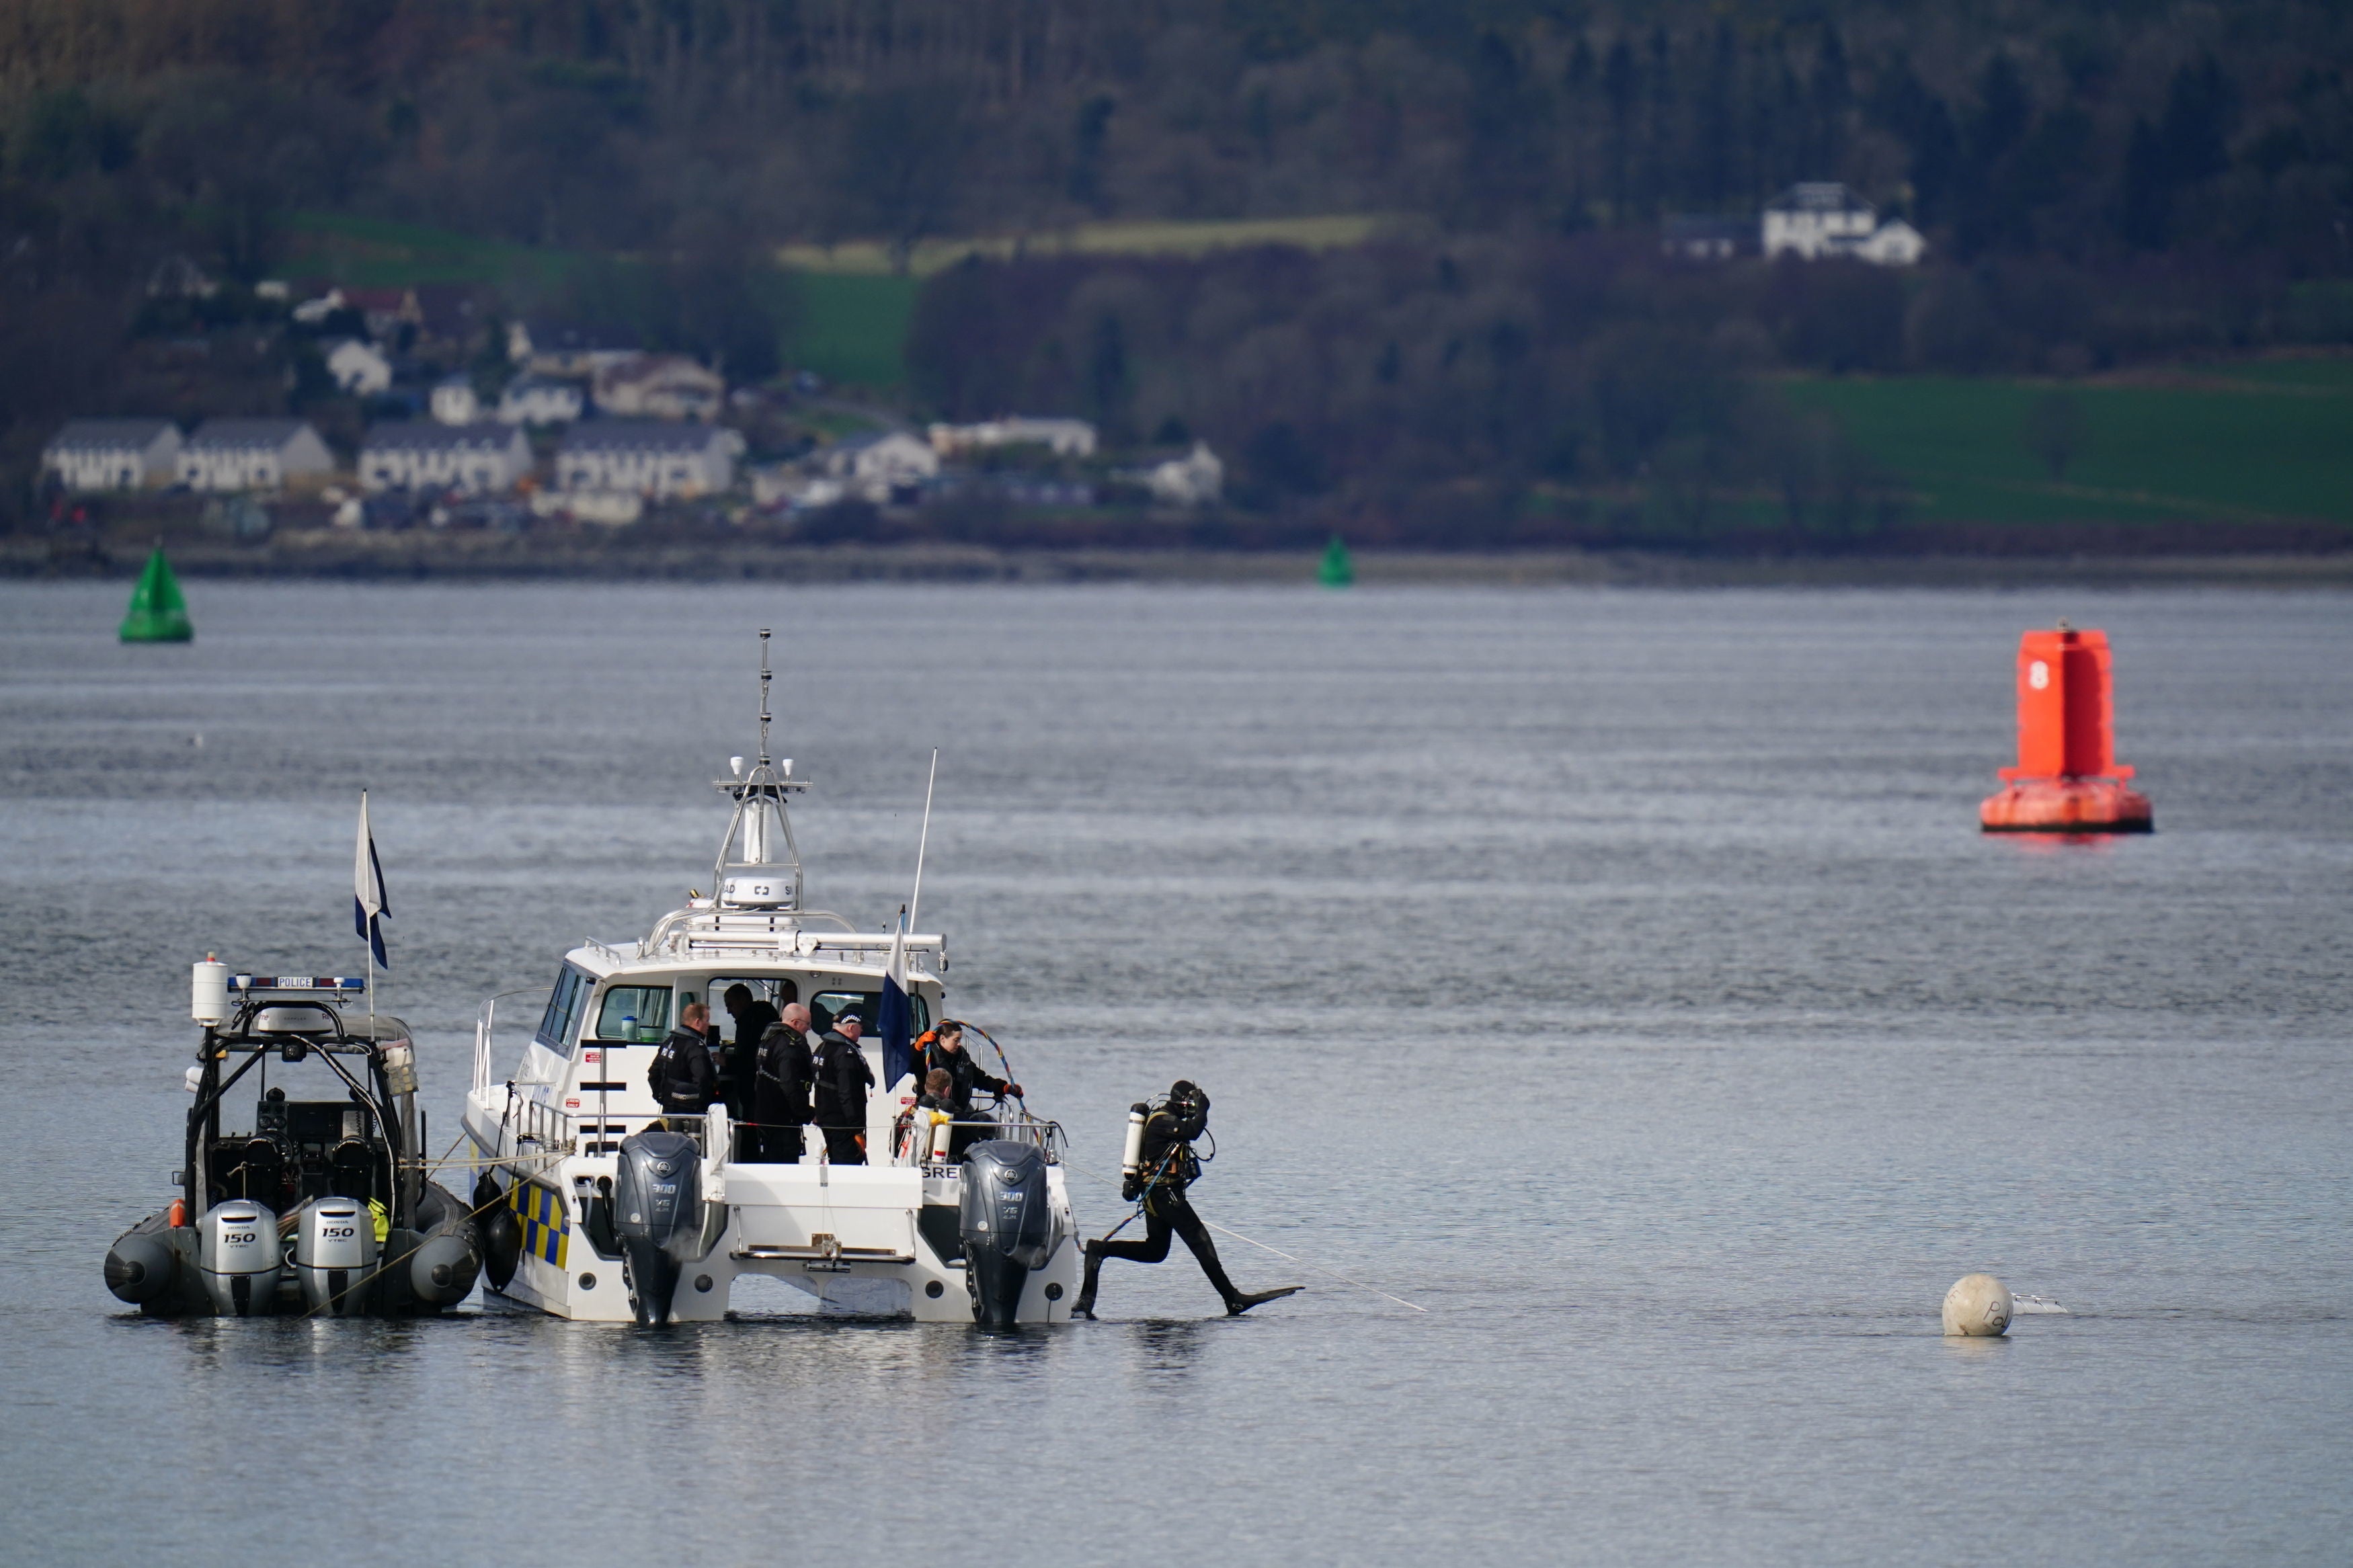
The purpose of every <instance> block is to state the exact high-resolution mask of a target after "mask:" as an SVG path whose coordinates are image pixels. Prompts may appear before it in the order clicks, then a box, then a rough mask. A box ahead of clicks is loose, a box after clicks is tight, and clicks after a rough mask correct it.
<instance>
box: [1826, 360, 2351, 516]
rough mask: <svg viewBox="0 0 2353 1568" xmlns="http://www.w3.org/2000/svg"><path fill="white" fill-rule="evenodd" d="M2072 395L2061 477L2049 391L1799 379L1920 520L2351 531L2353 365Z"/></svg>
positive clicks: (2074, 389) (1918, 381)
mask: <svg viewBox="0 0 2353 1568" xmlns="http://www.w3.org/2000/svg"><path fill="white" fill-rule="evenodd" d="M2140 382H2141V384H2123V385H2120V384H2106V383H2096V382H2095V383H2088V384H2075V385H2072V386H2069V387H2066V388H2065V389H2064V390H2065V391H2066V393H2067V395H2069V396H2071V397H2072V398H2073V400H2074V401H2075V404H2076V405H2077V407H2078V408H2079V410H2080V412H2081V416H2082V424H2083V427H2084V436H2083V439H2082V441H2081V444H2080V446H2081V451H2080V455H2079V456H2077V457H2076V458H2074V459H2073V461H2072V462H2070V463H2069V464H2068V466H2067V468H2066V470H2065V473H2064V476H2063V478H2060V479H2053V478H2052V474H2051V472H2050V469H2049V468H2047V467H2046V466H2045V464H2044V463H2043V461H2042V459H2041V458H2038V457H2037V456H2036V454H2035V452H2034V450H2033V448H2032V447H2031V446H2030V445H2029V442H2028V433H2027V426H2028V422H2029V420H2030V419H2031V418H2032V417H2034V416H2035V415H2036V412H2037V410H2038V407H2039V406H2041V405H2043V403H2044V400H2046V399H2048V398H2049V397H2050V396H2051V395H2052V394H2053V393H2054V392H2056V391H2059V390H2061V388H2060V387H2059V386H2058V385H2057V384H2053V383H2049V382H2021V381H2007V380H1994V379H1988V380H1981V381H1962V380H1951V379H1945V378H1941V377H1930V376H1899V377H1890V378H1886V379H1883V380H1862V379H1842V380H1811V379H1808V380H1792V381H1787V382H1784V383H1782V384H1781V385H1782V387H1783V390H1784V391H1786V392H1787V393H1788V396H1789V397H1790V399H1791V401H1793V402H1795V403H1797V404H1798V405H1799V406H1801V407H1805V408H1811V409H1818V410H1820V411H1822V412H1824V413H1827V414H1830V415H1831V416H1833V417H1835V418H1836V419H1837V420H1838V422H1839V423H1840V425H1841V426H1842V427H1843V428H1844V429H1845V431H1846V432H1847V434H1848V436H1849V437H1851V438H1852V440H1853V441H1854V442H1855V444H1856V445H1857V446H1858V447H1861V448H1862V450H1863V451H1864V452H1866V453H1867V454H1869V455H1870V457H1871V458H1873V460H1875V461H1876V462H1877V463H1879V464H1880V465H1881V466H1882V467H1883V468H1886V469H1887V470H1888V471H1889V472H1891V473H1892V474H1894V475H1895V476H1897V477H1898V478H1900V479H1902V480H1903V481H1904V482H1905V484H1906V485H1907V486H1908V487H1909V489H1911V490H1912V492H1913V494H1914V498H1915V513H1916V515H1917V516H1918V517H1919V518H1921V519H1922V520H1923V521H1932V522H1934V521H1947V522H1963V521H1966V522H2016V523H2035V522H2063V521H2064V522H2076V521H2103V522H2141V521H2169V522H2179V521H2185V520H2191V521H2195V520H2202V519H2211V520H2214V521H2235V522H2246V521H2268V520H2322V521H2330V522H2336V523H2340V524H2346V525H2348V526H2353V360H2345V359H2277V360H2263V361H2250V362H2241V363H2232V364H2223V365H2215V366H2201V367H2198V368H2196V369H2194V370H2184V371H2181V372H2179V373H2178V374H2171V375H2151V376H2147V377H2143V378H2140Z"/></svg>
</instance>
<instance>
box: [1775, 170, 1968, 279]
mask: <svg viewBox="0 0 2353 1568" xmlns="http://www.w3.org/2000/svg"><path fill="white" fill-rule="evenodd" d="M1764 247H1765V256H1766V259H1767V260H1770V259H1772V258H1774V257H1777V256H1780V255H1783V254H1788V255H1793V256H1799V257H1802V258H1805V259H1806V260H1808V261H1812V260H1815V259H1816V258H1820V257H1824V256H1852V257H1854V258H1857V259H1859V260H1862V261H1870V262H1874V263H1877V264H1878V265H1880V266H1883V267H1909V266H1911V265H1912V264H1913V263H1915V262H1916V261H1918V260H1919V259H1920V258H1921V257H1922V256H1923V255H1924V254H1925V253H1926V251H1927V248H1928V242H1927V241H1926V240H1925V239H1923V238H1921V237H1920V231H1919V230H1918V229H1915V228H1914V227H1913V226H1911V225H1910V224H1908V223H1905V221H1904V220H1903V219H1901V218H1897V219H1894V221H1892V222H1890V223H1887V224H1884V225H1883V224H1882V223H1881V222H1880V221H1879V209H1878V208H1876V207H1874V206H1873V205H1871V204H1870V203H1869V202H1867V201H1864V200H1863V199H1862V197H1861V196H1859V195H1855V194H1854V193H1853V192H1852V191H1850V190H1848V189H1847V188H1846V186H1844V185H1842V184H1840V183H1839V182H1838V181H1836V180H1803V181H1800V182H1799V183H1798V184H1794V185H1791V186H1790V187H1789V188H1788V190H1786V191H1784V192H1782V193H1781V194H1780V195H1778V196H1776V197H1774V198H1773V200H1772V201H1771V202H1769V203H1767V205H1766V207H1765V220H1764Z"/></svg>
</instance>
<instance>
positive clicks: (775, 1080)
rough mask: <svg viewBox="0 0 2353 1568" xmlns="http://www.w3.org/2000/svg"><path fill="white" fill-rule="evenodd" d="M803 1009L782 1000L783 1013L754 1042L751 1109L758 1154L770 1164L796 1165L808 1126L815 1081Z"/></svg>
mask: <svg viewBox="0 0 2353 1568" xmlns="http://www.w3.org/2000/svg"><path fill="white" fill-rule="evenodd" d="M808 1022H809V1016H808V1009H807V1008H806V1007H804V1006H802V1005H800V1004H799V1003H797V1002H787V1003H786V1004H785V1010H784V1013H783V1015H782V1016H780V1017H779V1018H778V1019H777V1020H776V1023H775V1024H773V1025H771V1026H769V1028H768V1033H767V1037H766V1038H765V1039H763V1040H762V1041H761V1042H760V1058H759V1065H758V1068H757V1076H756V1078H755V1079H754V1084H753V1097H752V1110H753V1112H754V1116H755V1117H756V1118H757V1119H758V1121H759V1123H760V1126H759V1133H760V1158H761V1160H762V1161H763V1162H765V1163H768V1164H771V1165H797V1164H799V1163H801V1146H802V1144H803V1142H805V1141H806V1140H805V1139H804V1138H803V1136H802V1129H804V1128H806V1127H807V1125H808V1119H809V1090H810V1089H812V1088H814V1087H815V1086H816V1083H817V1060H816V1058H814V1057H813V1056H812V1055H811V1054H810V1052H809V1043H808V1033H807V1029H808Z"/></svg>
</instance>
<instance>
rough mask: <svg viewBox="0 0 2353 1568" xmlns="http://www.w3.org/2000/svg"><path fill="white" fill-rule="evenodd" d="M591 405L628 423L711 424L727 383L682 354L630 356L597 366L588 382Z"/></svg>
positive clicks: (725, 394) (725, 396) (725, 392)
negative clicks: (708, 421) (692, 421)
mask: <svg viewBox="0 0 2353 1568" xmlns="http://www.w3.org/2000/svg"><path fill="white" fill-rule="evenodd" d="M591 390H592V395H594V396H595V397H596V406H597V407H598V408H600V409H602V410H603V411H604V412H606V413H607V414H610V415H614V416H617V417H622V418H633V419H713V418H716V417H718V415H719V406H720V405H721V404H722V403H723V402H725V401H726V398H727V383H726V382H725V381H723V380H722V379H721V378H720V376H719V375H718V374H717V373H716V372H713V371H708V370H705V369H703V368H702V366H701V365H699V364H697V363H694V361H692V360H691V359H689V358H688V357H687V356H686V355H684V354H632V355H630V356H629V357H628V358H627V359H624V360H618V361H616V362H615V363H611V364H607V365H601V366H599V367H597V369H596V374H594V375H593V376H592V377H591Z"/></svg>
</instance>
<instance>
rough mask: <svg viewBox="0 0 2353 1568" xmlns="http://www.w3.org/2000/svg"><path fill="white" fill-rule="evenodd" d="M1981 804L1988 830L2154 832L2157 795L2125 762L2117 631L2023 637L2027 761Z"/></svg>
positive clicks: (2021, 731)
mask: <svg viewBox="0 0 2353 1568" xmlns="http://www.w3.org/2000/svg"><path fill="white" fill-rule="evenodd" d="M2132 776H2133V771H2132V769H2131V768H2129V767H2126V766H2123V765H2120V764H2119V763H2117V762H2116V704H2115V701H2114V700H2113V699H2112V698H2111V697H2110V696H2109V694H2108V635H2107V633H2105V632H2095V631H2082V632H2079V631H2077V630H2075V629H2074V628H2073V627H2072V626H2068V624H2067V623H2066V622H2064V621H2062V622H2060V623H2059V626H2058V628H2057V629H2056V630H2054V631H2047V632H2028V633H2026V634H2025V635H2024V636H2023V637H2020V638H2019V639H2018V765H2017V766H2016V767H2014V768H2004V769H2002V770H2001V772H2000V777H2002V778H2004V779H2006V780H2008V781H2009V784H2008V786H2007V787H2006V788H2004V789H2003V790H2002V791H2001V792H2000V794H1999V795H1992V796H1989V798H1988V799H1987V801H1986V803H1985V804H1984V805H1981V806H1979V807H1978V824H1979V826H1982V827H1983V828H1984V829H1985V830H1986V831H1987V832H1988V833H2147V832H2148V831H2150V830H2151V828H2152V827H2153V826H2154V823H2153V822H2152V821H2151V819H2150V814H2149V805H2148V796H2147V795H2143V794H2141V793H2140V792H2139V791H2138V790H2136V789H2132V788H2130V787H2128V786H2127V785H2126V780H2127V779H2129V778H2131V777H2132Z"/></svg>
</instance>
